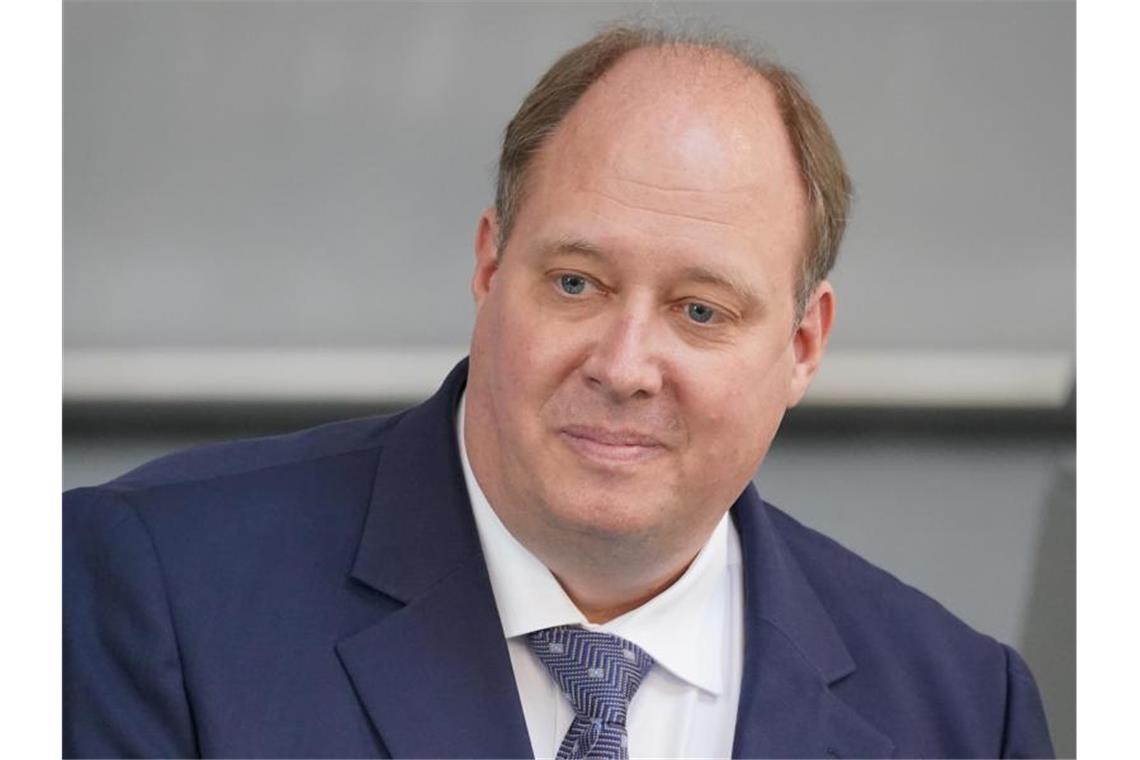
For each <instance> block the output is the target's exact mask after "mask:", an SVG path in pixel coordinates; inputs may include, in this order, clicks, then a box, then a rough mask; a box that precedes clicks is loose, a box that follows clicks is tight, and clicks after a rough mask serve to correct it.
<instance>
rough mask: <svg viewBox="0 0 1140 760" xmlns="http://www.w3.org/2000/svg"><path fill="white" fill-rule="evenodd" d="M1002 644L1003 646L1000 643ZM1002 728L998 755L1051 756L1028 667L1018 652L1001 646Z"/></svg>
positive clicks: (1047, 728) (1046, 728)
mask: <svg viewBox="0 0 1140 760" xmlns="http://www.w3.org/2000/svg"><path fill="white" fill-rule="evenodd" d="M1003 646H1004V645H1003ZM1004 648H1005V657H1006V666H1005V677H1006V702H1005V731H1004V736H1003V738H1002V749H1001V756H1002V757H1014V758H1030V757H1047V758H1051V757H1055V755H1054V753H1053V742H1052V740H1051V739H1050V738H1049V724H1048V723H1047V722H1046V720H1045V708H1044V706H1043V705H1042V704H1041V695H1040V694H1039V693H1038V691H1037V684H1036V682H1034V680H1033V674H1031V673H1030V672H1029V666H1028V665H1026V664H1025V660H1023V659H1021V655H1019V654H1018V653H1017V652H1015V651H1014V650H1013V649H1011V648H1010V647H1008V646H1005V647H1004Z"/></svg>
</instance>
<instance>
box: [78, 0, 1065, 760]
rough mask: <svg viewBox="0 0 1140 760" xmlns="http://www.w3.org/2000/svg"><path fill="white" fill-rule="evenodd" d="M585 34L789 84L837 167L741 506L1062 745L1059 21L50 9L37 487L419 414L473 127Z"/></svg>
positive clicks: (863, 6) (436, 340)
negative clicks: (45, 305)
mask: <svg viewBox="0 0 1140 760" xmlns="http://www.w3.org/2000/svg"><path fill="white" fill-rule="evenodd" d="M619 18H641V19H648V20H655V21H659V22H664V23H670V24H687V25H689V26H696V27H704V28H711V29H714V30H721V31H725V32H728V33H729V34H731V35H734V36H737V37H743V38H746V39H749V40H751V41H753V43H755V44H756V45H757V46H758V47H759V48H760V49H761V50H762V51H764V52H767V53H769V54H771V55H773V56H775V57H776V58H777V59H778V60H780V61H782V62H783V63H785V64H786V65H788V66H790V67H791V68H792V69H793V70H795V71H797V72H798V73H799V74H800V75H801V77H802V78H803V79H804V81H805V82H806V84H807V85H808V87H809V89H810V90H811V91H812V92H813V94H814V96H815V98H816V100H817V102H818V103H819V104H820V106H821V108H822V109H823V111H824V114H825V115H826V116H827V118H828V120H829V122H830V124H831V126H832V128H833V130H834V131H835V133H836V136H837V139H838V141H839V144H840V146H841V147H842V149H843V152H844V155H845V157H846V160H847V163H848V168H849V171H850V173H851V174H852V176H853V177H854V179H855V183H856V193H857V196H856V201H855V205H854V209H853V216H852V219H851V224H850V227H849V231H848V235H847V238H846V241H845V244H844V247H843V250H842V252H841V255H840V259H839V264H838V266H837V268H836V270H835V272H834V273H833V277H832V281H833V283H834V284H835V286H836V289H837V292H838V304H839V309H838V321H837V326H836V328H835V332H834V333H833V339H832V342H831V346H830V351H829V356H828V359H827V361H825V363H824V366H823V369H822V371H821V373H820V376H819V378H818V380H817V382H816V385H815V387H814V388H813V390H812V392H811V393H810V394H809V397H808V399H807V401H806V402H805V403H804V404H803V405H802V406H801V407H800V408H797V409H796V410H793V412H792V413H791V414H790V415H789V416H788V418H787V420H786V422H785V425H784V429H783V430H782V432H781V433H780V435H779V436H778V437H777V442H776V445H775V446H774V447H773V450H772V452H771V453H770V455H769V457H768V458H767V460H766V461H765V463H764V465H763V467H762V470H761V472H760V473H759V474H758V475H757V483H758V486H759V488H760V491H761V493H762V494H763V495H764V496H765V497H766V498H767V499H768V500H769V501H772V502H774V503H776V504H778V505H780V506H781V507H783V508H784V509H785V510H787V511H789V512H790V513H792V514H793V515H794V516H796V517H797V518H798V519H800V520H801V521H803V522H805V523H807V524H809V525H811V526H813V527H815V528H817V529H819V530H821V531H823V532H824V533H827V534H829V535H831V536H832V537H834V538H836V539H838V540H839V541H840V542H842V543H844V544H846V545H847V546H849V547H850V548H852V549H854V550H855V551H857V552H859V553H860V554H862V555H864V556H865V557H867V558H868V559H870V560H871V561H873V562H875V563H876V564H879V565H880V566H882V567H884V568H886V569H887V570H889V571H890V572H892V573H894V574H895V575H897V576H899V577H900V578H901V579H903V580H904V581H906V582H907V583H910V584H912V585H914V586H917V587H918V588H920V589H922V590H923V591H925V592H927V593H929V594H931V595H932V596H934V597H935V598H937V599H938V600H939V601H941V602H942V603H943V604H944V605H945V606H947V607H948V608H949V609H950V610H951V611H953V612H954V613H956V614H957V615H959V616H960V617H962V618H964V619H965V620H966V621H967V622H969V623H970V624H971V625H973V626H974V627H975V628H977V629H979V630H981V631H983V632H985V633H988V634H990V635H992V636H995V637H996V638H999V639H1001V640H1003V641H1006V642H1009V643H1011V644H1013V645H1015V646H1016V647H1018V648H1019V650H1020V651H1021V652H1022V653H1023V654H1024V655H1025V656H1026V658H1027V659H1028V661H1029V663H1030V665H1031V666H1032V668H1033V670H1034V673H1035V674H1036V676H1037V679H1038V683H1039V685H1040V686H1041V689H1042V693H1043V696H1044V699H1045V702H1046V709H1047V711H1048V713H1049V717H1050V722H1051V726H1052V730H1053V735H1054V741H1055V743H1056V745H1057V750H1058V753H1059V754H1060V756H1072V755H1073V754H1074V753H1075V598H1074V597H1075V563H1074V553H1075V552H1074V532H1075V515H1074V509H1075V477H1076V475H1075V457H1074V453H1075V439H1074V433H1075V416H1074V409H1073V397H1074V393H1073V391H1074V382H1075V380H1074V377H1075V375H1074V365H1075V362H1074V356H1075V347H1074V344H1075V324H1074V323H1075V295H1074V293H1075V289H1074V280H1075V261H1074V250H1075V9H1074V4H1073V3H1071V2H1048V3H1045V2H1038V3H1034V2H1017V3H1013V2H1009V3H973V2H961V3H957V2H955V3H939V2H922V3H918V2H915V3H901V2H883V3H869V2H854V1H848V2H834V3H830V2H812V3H694V4H686V3H653V4H618V3H598V4H578V3H568V4H562V3H542V4H516V3H426V4H401V3H375V4H373V3H362V2H345V3H339V2H321V3H316V2H313V3H254V2H232V3H231V2H208V3H207V2H202V3H196V2H187V3H183V2H162V3H139V2H67V3H65V5H64V37H63V41H64V83H63V84H64V282H63V287H64V304H65V306H64V336H63V339H64V399H63V403H64V407H63V408H64V432H63V447H64V467H63V481H64V483H63V484H64V487H66V488H70V487H75V486H79V485H88V484H94V483H98V482H102V481H104V480H107V479H109V478H112V477H114V476H115V475H117V474H119V473H121V472H123V471H125V470H127V469H129V468H131V467H133V466H135V465H137V464H140V463H142V462H143V461H145V460H147V459H149V458H152V457H154V456H157V455H160V454H162V453H165V452H168V451H172V450H175V449H179V448H184V447H187V446H192V445H196V444H199V443H204V442H208V441H214V440H219V439H223V438H233V437H238V436H248V435H263V434H271V433H276V432H282V431H285V430H291V429H295V428H298V427H303V426H306V425H310V424H316V423H319V422H323V421H327V420H332V419H338V418H342V417H349V416H355V415H361V414H375V413H379V412H385V411H390V410H395V409H399V408H402V407H404V406H407V405H409V404H411V403H415V402H416V401H418V400H421V399H423V398H425V397H426V396H427V395H429V394H430V393H431V392H432V391H433V390H434V388H435V387H436V385H437V384H438V383H439V382H440V381H441V380H442V378H443V376H444V374H445V373H446V371H447V370H448V369H449V368H450V366H451V365H452V364H453V363H454V362H455V361H456V360H458V359H459V358H460V357H462V356H463V355H464V353H465V346H466V344H467V340H468V336H469V332H470V328H471V322H472V313H473V310H472V306H471V299H470V296H469V293H468V285H467V281H468V277H469V275H470V270H471V265H472V263H473V254H472V239H473V235H474V230H475V221H476V219H477V217H478V214H479V213H480V211H481V210H482V209H483V208H484V207H485V206H487V205H489V204H490V203H491V201H492V198H493V178H494V167H495V161H496V159H497V154H498V142H499V139H500V136H501V133H502V129H503V127H504V126H505V125H506V122H507V121H508V119H509V118H510V116H511V115H512V114H513V113H514V111H515V109H516V108H517V106H518V104H519V102H520V101H521V99H522V97H523V95H524V94H525V92H526V91H527V90H528V89H529V88H530V87H531V85H532V84H533V83H534V82H535V80H536V79H537V78H538V76H539V75H540V74H541V73H542V71H544V70H545V68H546V67H547V66H549V65H550V64H551V63H552V62H553V61H554V59H555V58H556V57H557V56H558V55H559V54H560V53H561V52H563V51H564V50H566V49H567V48H569V47H571V46H573V45H574V44H577V43H578V42H581V41H583V40H584V39H586V38H587V37H589V36H590V35H591V34H592V33H594V32H595V31H596V30H597V29H598V28H599V26H600V25H601V24H603V23H605V22H608V21H612V20H615V19H619Z"/></svg>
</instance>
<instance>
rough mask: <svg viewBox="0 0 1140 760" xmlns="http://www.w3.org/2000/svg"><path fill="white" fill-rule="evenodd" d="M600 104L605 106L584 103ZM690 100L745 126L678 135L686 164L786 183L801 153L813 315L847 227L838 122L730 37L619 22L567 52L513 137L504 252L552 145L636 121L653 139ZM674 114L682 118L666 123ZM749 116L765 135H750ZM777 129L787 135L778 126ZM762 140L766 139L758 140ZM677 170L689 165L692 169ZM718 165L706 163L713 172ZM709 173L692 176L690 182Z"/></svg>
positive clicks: (505, 155)
mask: <svg viewBox="0 0 1140 760" xmlns="http://www.w3.org/2000/svg"><path fill="white" fill-rule="evenodd" d="M591 101H593V102H595V103H597V104H598V105H599V106H600V107H599V108H597V109H592V108H591V109H588V110H587V109H586V108H581V109H579V108H578V107H577V106H579V105H583V106H585V105H586V104H588V103H589V102H591ZM683 101H684V102H687V103H689V104H690V105H691V106H693V107H694V108H690V109H689V111H690V113H691V112H693V111H699V110H704V111H706V112H707V114H708V115H709V116H712V117H717V118H719V119H720V120H721V125H722V126H728V125H729V124H730V123H731V122H733V121H735V122H736V124H737V127H736V129H735V130H731V131H729V132H722V133H721V135H720V139H717V140H710V139H708V138H709V134H708V133H707V131H706V132H702V131H701V130H700V129H689V130H684V129H674V133H675V134H674V137H676V138H677V139H680V140H681V142H679V143H677V144H676V145H675V146H674V147H675V149H676V150H677V151H688V153H689V155H690V157H691V158H692V159H693V163H694V164H696V165H697V166H693V165H692V164H690V165H689V166H688V167H687V168H693V169H695V168H699V167H700V166H701V165H702V164H705V161H707V160H709V159H713V158H725V157H726V156H733V157H735V158H736V160H754V161H759V162H761V164H764V165H765V168H766V169H767V170H768V172H769V174H770V175H772V176H775V175H776V174H778V173H780V171H782V169H784V168H786V167H785V166H784V165H783V163H784V159H785V158H786V157H787V156H788V155H789V151H790V156H791V160H792V162H793V165H794V166H795V169H796V178H795V179H794V180H793V184H797V185H798V187H799V189H800V191H801V192H802V193H803V198H804V206H805V209H806V221H805V227H804V235H803V238H804V247H803V248H804V255H803V256H802V258H801V262H800V274H799V277H798V281H797V287H796V290H797V293H796V295H797V299H796V300H797V312H802V308H803V305H804V303H805V302H806V299H807V295H808V294H809V293H810V292H811V290H812V289H813V288H814V286H815V285H816V284H817V283H818V282H819V281H821V280H822V279H823V278H824V277H826V275H827V272H828V271H829V270H830V269H831V267H832V266H833V264H834V261H835V256H836V254H837V252H838V246H839V241H840V239H841V238H842V234H843V229H844V226H845V223H846V217H847V209H848V206H849V201H850V191H851V187H850V181H849V179H848V178H847V175H846V172H845V170H844V168H843V163H842V159H841V158H840V156H839V151H838V148H837V146H836V145H835V142H834V140H833V138H832V136H831V133H830V131H829V130H828V128H827V125H826V124H825V123H824V121H823V119H822V116H820V114H819V112H818V110H817V109H816V107H815V105H814V104H813V103H812V102H811V100H810V98H809V97H808V96H807V93H806V92H805V91H804V89H803V87H802V86H801V85H800V84H799V82H798V80H797V79H796V78H795V76H794V75H792V74H791V73H790V72H788V71H787V70H786V69H784V68H782V67H780V66H778V65H776V64H774V63H772V62H770V61H767V60H764V59H761V58H759V57H757V56H755V55H753V54H751V53H750V52H749V51H748V50H747V49H745V48H744V47H743V46H741V45H739V44H735V43H730V42H726V41H724V40H722V39H719V38H713V37H706V36H698V35H689V34H673V33H667V32H663V31H660V30H654V29H646V28H637V27H625V26H620V27H615V28H612V29H609V30H607V31H604V32H602V33H600V34H599V35H597V36H595V37H594V38H593V39H591V40H589V41H588V42H586V43H584V44H582V45H580V46H578V47H577V48H574V49H573V50H571V51H569V52H568V53H566V54H565V55H564V56H562V58H560V59H559V60H558V61H557V62H556V63H555V64H554V65H553V66H552V67H551V68H550V70H548V71H547V72H546V74H545V75H544V76H543V77H542V78H541V79H540V80H539V82H538V84H537V85H536V86H535V88H534V89H533V90H532V91H531V92H530V93H529V94H528V95H527V97H526V99H525V100H524V101H523V104H522V106H521V107H520V108H519V111H518V113H517V114H516V115H515V117H514V118H513V119H512V121H511V123H510V124H509V125H508V127H507V130H506V134H505V136H504V141H503V150H502V155H501V157H500V162H499V176H498V186H497V192H496V203H495V207H496V211H497V215H498V219H499V222H500V224H499V233H500V235H501V239H500V247H503V246H505V244H506V241H507V238H509V237H510V235H511V232H512V231H513V228H514V224H515V221H516V218H517V215H518V212H519V208H520V206H521V204H522V202H523V198H524V196H525V195H526V192H527V191H528V186H527V182H526V179H527V176H528V175H529V173H530V170H531V169H532V164H534V163H535V162H536V161H537V160H538V159H539V158H540V156H542V154H543V151H542V148H543V147H544V146H545V145H546V143H547V142H548V141H549V140H551V139H554V138H555V137H557V136H558V135H566V134H567V133H568V132H569V131H570V129H574V130H581V129H597V130H602V129H606V128H607V127H613V126H615V125H616V127H617V128H618V130H619V131H622V132H625V131H627V130H631V129H632V128H633V127H634V126H635V125H636V126H638V127H639V128H641V127H644V129H641V130H640V132H639V134H640V135H641V136H642V137H651V136H653V133H652V129H653V128H654V126H656V127H660V128H676V127H680V126H682V125H679V124H676V123H670V122H669V119H670V118H673V116H677V115H679V114H681V110H680V109H678V108H677V106H679V105H680V104H681V102H683ZM666 110H669V111H670V113H671V114H672V115H673V116H670V117H667V116H666V115H665V111H666ZM571 117H573V118H571ZM750 119H751V120H754V121H755V122H756V125H755V126H756V127H757V130H758V131H753V132H751V133H750V132H749V131H748V130H747V129H746V128H745V126H746V122H747V121H748V120H750ZM564 121H567V122H585V123H584V124H582V123H580V124H577V125H572V124H571V123H567V124H563V122H564ZM777 123H778V124H780V125H782V130H781V129H776V128H775V125H776V124H777ZM563 126H565V127H567V129H562V127H563ZM757 136H760V137H761V142H760V143H754V142H752V140H754V139H755V138H756V137H757ZM773 141H783V145H782V146H780V147H781V149H780V150H774V149H773V147H774V146H773V144H772V143H773ZM627 142H628V141H627ZM605 147H607V148H608V149H610V150H612V151H614V152H615V154H613V155H612V156H611V157H612V158H614V160H621V158H622V156H624V164H623V166H628V165H629V164H630V163H631V162H632V161H631V156H630V154H629V153H627V152H625V147H628V146H622V145H619V144H617V143H610V144H607V145H606V146H605ZM784 147H787V148H788V150H787V151H785V150H783V149H782V148H784ZM774 157H775V158H776V160H777V163H775V164H774V163H772V159H773V158H774ZM765 162H766V163H765ZM723 164H724V162H723V161H720V162H718V163H717V165H721V166H723ZM673 166H674V168H676V169H679V170H685V169H686V165H685V164H683V163H674V165H673ZM658 168H659V169H660V168H663V167H658ZM713 168H714V166H712V165H704V169H705V171H706V174H707V172H708V171H709V170H711V169H713ZM685 173H686V174H689V172H688V171H685ZM699 176H700V173H699V172H698V173H693V174H691V176H690V181H696V180H697V179H698V178H699Z"/></svg>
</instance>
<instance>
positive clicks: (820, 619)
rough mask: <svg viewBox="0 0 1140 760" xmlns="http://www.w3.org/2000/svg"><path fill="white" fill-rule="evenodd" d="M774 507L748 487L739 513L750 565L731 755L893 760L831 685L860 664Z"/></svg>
mask: <svg viewBox="0 0 1140 760" xmlns="http://www.w3.org/2000/svg"><path fill="white" fill-rule="evenodd" d="M769 509H770V508H769V507H768V505H767V504H765V503H764V502H763V501H761V500H760V497H759V496H757V495H756V491H755V489H754V488H753V487H752V486H751V485H750V486H749V487H748V488H747V489H745V491H744V493H743V494H742V495H741V497H740V499H739V500H738V501H737V503H736V504H735V505H734V507H733V510H732V516H733V519H734V521H735V522H736V527H737V530H738V531H739V533H740V539H741V550H742V553H743V564H744V568H745V569H744V600H745V601H744V607H745V609H744V621H745V623H744V630H745V644H744V669H743V670H744V674H743V679H742V683H741V691H740V705H739V708H738V710H737V722H736V736H735V738H734V741H733V750H732V754H733V757H741V758H743V757H868V758H869V757H890V756H891V753H892V752H893V750H894V743H893V742H892V741H891V740H890V738H888V737H887V736H885V735H883V734H882V733H881V732H880V731H879V730H878V729H876V728H875V727H874V726H872V725H871V724H870V723H868V722H867V721H866V720H865V719H864V718H863V717H862V716H861V715H859V713H857V712H856V711H855V710H854V709H853V708H851V707H850V706H849V705H848V704H847V703H846V702H844V701H843V700H842V699H841V698H840V697H839V696H838V695H836V694H835V692H834V691H833V690H832V688H831V687H832V685H833V684H835V683H836V682H838V681H839V680H841V679H843V678H845V677H847V676H848V675H850V674H851V673H852V672H853V671H854V670H855V663H854V661H853V660H852V659H851V655H850V654H849V653H848V651H847V647H846V646H845V645H844V643H843V640H842V638H841V637H840V635H839V632H838V630H837V629H836V627H835V624H834V622H833V621H832V619H831V617H830V615H829V614H828V613H827V611H826V609H825V608H824V606H823V604H822V602H821V601H820V600H819V597H818V596H816V594H815V591H814V590H813V589H812V588H811V586H810V584H809V583H808V581H807V579H806V578H805V577H804V575H803V571H802V570H801V569H800V567H799V565H798V563H797V562H796V560H795V558H794V557H793V556H792V554H791V551H790V550H789V548H788V546H787V545H786V544H785V543H784V542H783V540H782V539H781V538H780V536H779V534H778V533H777V532H776V526H775V525H774V524H773V523H772V519H771V514H770V512H769Z"/></svg>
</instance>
